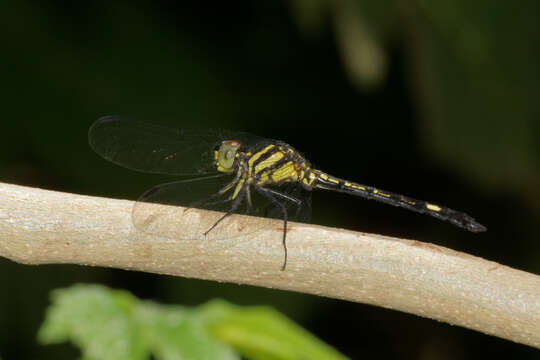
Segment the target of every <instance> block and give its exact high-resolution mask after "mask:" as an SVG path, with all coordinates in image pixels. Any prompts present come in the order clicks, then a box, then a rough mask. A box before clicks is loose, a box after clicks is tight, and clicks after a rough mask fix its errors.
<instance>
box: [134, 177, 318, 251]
mask: <svg viewBox="0 0 540 360" xmlns="http://www.w3.org/2000/svg"><path fill="white" fill-rule="evenodd" d="M233 179H234V178H233V177H231V176H209V177H206V178H199V179H191V180H180V181H175V182H170V183H166V184H161V185H157V186H155V187H153V188H151V189H149V190H148V191H146V192H145V193H144V194H143V195H141V197H140V198H139V200H138V201H137V202H136V203H135V205H134V207H133V213H132V217H133V224H134V225H135V228H136V229H137V230H139V231H143V232H145V233H150V234H155V235H158V236H161V237H165V238H173V239H180V240H183V239H186V240H191V239H197V240H200V241H201V242H203V241H212V242H214V244H213V245H214V246H216V243H219V245H217V246H219V247H220V248H227V247H230V246H233V245H237V244H238V237H239V236H241V235H247V234H251V233H253V232H259V231H262V230H266V229H269V228H273V229H275V230H276V233H277V234H278V235H277V238H278V239H279V238H280V237H281V233H280V231H282V229H283V223H282V222H278V223H276V222H275V221H273V220H270V219H268V218H274V219H280V220H282V219H283V216H284V214H283V209H286V211H287V217H288V221H304V222H305V221H309V218H310V216H311V192H309V191H305V190H303V189H302V187H301V186H299V185H298V184H295V185H296V186H287V187H280V188H276V189H272V197H273V199H275V200H276V201H272V200H270V199H269V198H268V197H267V196H266V195H262V194H261V193H260V192H259V191H257V189H256V188H254V187H253V186H252V187H251V189H250V191H249V195H248V194H247V192H245V193H244V194H243V195H241V196H243V198H242V202H241V203H240V205H239V207H238V208H237V209H236V210H235V211H234V212H233V214H232V215H230V216H227V217H225V218H223V216H224V214H225V213H227V212H228V211H230V210H231V207H232V206H233V201H232V200H230V195H231V193H232V191H234V188H232V189H231V191H229V192H226V193H225V194H223V195H218V192H219V190H220V189H222V188H224V187H225V186H227V185H228V184H230V183H231V181H233ZM248 198H249V199H251V206H250V205H249V202H248ZM179 206H182V207H179ZM199 209H205V210H210V212H201V211H199ZM247 215H255V216H259V217H258V218H250V219H249V222H250V226H249V227H248V226H246V224H247V223H246V222H247V220H248V218H247V217H246V216H247ZM222 218H223V219H222ZM220 219H222V220H221V221H220ZM253 221H255V222H256V224H254V225H253V224H252V222H253ZM216 224H217V225H216Z"/></svg>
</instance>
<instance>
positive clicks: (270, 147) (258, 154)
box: [248, 144, 275, 172]
mask: <svg viewBox="0 0 540 360" xmlns="http://www.w3.org/2000/svg"><path fill="white" fill-rule="evenodd" d="M274 146H275V145H274V144H270V145H267V146H266V147H265V148H263V149H262V150H260V151H258V152H256V153H255V154H253V155H252V156H251V157H250V158H249V160H248V166H249V170H250V172H251V169H252V167H253V163H254V162H255V161H257V160H258V159H259V158H260V157H261V156H262V155H264V154H265V153H266V152H267V151H269V150H270V149H273V148H274Z"/></svg>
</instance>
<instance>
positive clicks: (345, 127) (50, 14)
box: [0, 0, 540, 359]
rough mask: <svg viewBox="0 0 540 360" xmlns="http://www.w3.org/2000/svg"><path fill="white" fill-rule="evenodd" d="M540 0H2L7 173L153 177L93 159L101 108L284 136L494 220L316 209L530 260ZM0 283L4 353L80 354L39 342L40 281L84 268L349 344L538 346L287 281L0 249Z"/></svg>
mask: <svg viewBox="0 0 540 360" xmlns="http://www.w3.org/2000/svg"><path fill="white" fill-rule="evenodd" d="M539 6H540V3H538V2H535V1H533V0H523V1H520V2H515V3H511V2H489V1H487V0H480V1H475V2H467V1H464V0H458V1H453V2H429V1H425V0H416V1H408V2H403V1H395V0H394V1H391V0H385V1H378V2H374V1H365V0H358V1H352V0H340V1H329V0H294V1H289V2H277V1H276V2H254V1H238V2H220V1H214V2H204V3H195V2H192V3H181V2H176V1H171V0H168V1H155V2H150V1H144V0H132V1H129V2H127V1H115V2H107V1H100V0H93V1H84V2H70V1H65V0H49V1H34V0H22V1H20V0H18V1H15V0H5V1H3V2H0V18H1V21H0V29H1V30H2V31H0V39H1V40H2V44H3V47H2V56H1V57H0V66H1V68H2V69H3V70H4V71H3V72H2V87H0V92H1V99H2V100H1V101H2V125H3V128H2V134H4V137H3V139H2V141H0V177H1V181H6V182H13V183H17V184H26V185H32V186H38V187H42V188H49V189H58V190H61V191H71V192H76V193H81V194H88V195H99V196H113V197H119V198H128V199H135V198H137V196H138V195H139V194H141V193H142V192H143V191H144V190H145V189H147V188H149V187H150V186H152V185H155V184H157V183H160V182H162V179H161V178H158V177H155V176H150V175H143V174H135V173H133V172H130V171H128V170H124V169H121V168H119V167H116V166H114V165H112V164H109V163H107V162H106V161H103V160H102V159H100V158H98V156H96V155H95V154H94V153H93V152H92V151H91V149H90V148H89V147H88V144H87V131H88V127H89V126H90V124H92V123H93V122H94V121H95V120H96V119H97V118H98V117H100V116H103V115H112V114H118V115H127V116H131V117H135V118H137V119H140V120H148V121H155V122H167V121H168V122H170V123H172V124H173V125H174V126H180V127H214V128H215V127H222V128H227V129H233V130H243V131H248V132H252V133H254V134H258V135H261V136H265V137H269V138H277V139H281V140H284V141H287V142H289V143H291V144H292V145H293V146H295V148H297V149H298V150H300V151H305V152H306V153H305V155H306V157H307V158H308V159H311V160H312V161H313V162H314V164H315V165H316V166H318V167H319V168H321V169H322V170H325V171H328V172H329V173H331V174H332V175H335V176H339V177H342V178H348V179H351V180H355V181H358V182H361V183H366V184H369V185H375V186H378V187H380V188H382V189H387V190H390V191H394V192H398V193H403V194H405V195H410V196H413V197H416V198H419V199H425V200H430V201H436V202H437V203H440V204H443V205H447V206H450V207H453V208H455V209H456V210H463V211H465V212H467V213H469V214H471V215H473V216H474V217H475V218H477V219H478V220H479V221H480V222H481V223H483V224H485V225H487V227H488V232H487V233H486V234H483V235H480V236H474V235H471V234H467V233H464V232H462V231H460V230H459V229H453V228H452V227H451V226H450V225H446V224H441V223H438V222H437V221H436V220H433V219H426V218H423V217H421V216H417V215H416V214H409V213H408V212H406V211H402V210H398V209H394V208H389V207H387V206H384V205H380V204H375V203H373V202H368V201H360V200H358V199H350V198H348V197H345V196H340V195H339V194H328V193H324V192H320V193H316V194H314V202H313V210H314V219H313V222H314V223H319V224H323V225H332V226H339V227H344V228H348V229H352V230H359V231H366V232H374V233H381V234H384V235H390V236H402V237H407V238H414V239H418V240H421V241H433V242H437V244H440V245H442V246H449V247H452V248H454V249H456V250H460V251H464V252H467V253H470V254H473V255H477V256H482V257H484V258H487V259H490V260H493V261H498V262H501V263H503V264H505V265H509V266H513V267H516V268H519V269H523V270H525V271H531V272H538V271H540V260H539V256H540V255H539V254H540V242H538V239H539V238H540V231H539V228H540V188H539V187H538V183H539V175H538V173H539V172H538V165H539V159H540V121H539V119H538V117H539V116H540V105H539V103H538V101H536V97H537V96H538V94H539V89H538V87H539V86H540V85H539V83H538V81H537V79H538V78H539V76H538V75H539V74H538V71H539V70H538V66H537V63H538V61H539V58H540V53H539V52H540V45H539V44H540V42H539V41H538V40H539V39H538V38H539V36H540V28H539V27H538V26H537V21H536V17H537V14H538V13H539V11H538V10H539V9H538V7H539ZM0 281H1V282H2V284H3V288H2V290H3V291H2V293H3V294H8V295H4V296H2V297H0V324H2V326H1V327H0V355H1V356H2V357H3V358H4V359H11V358H40V359H60V358H73V357H75V356H77V354H76V353H73V349H71V348H70V347H66V346H61V345H59V346H54V347H42V346H38V345H37V344H35V341H34V338H35V333H36V331H37V329H38V327H39V324H40V323H41V321H42V314H43V309H44V308H45V307H46V306H47V303H46V299H47V294H48V293H49V291H50V290H51V289H54V288H60V287H67V286H70V285H71V284H73V283H78V282H81V281H86V282H99V283H103V284H108V285H110V286H113V287H122V288H126V289H129V291H130V292H132V293H134V294H136V295H137V296H140V297H145V298H155V299H157V300H159V301H160V302H173V303H182V304H194V305H195V304H201V303H205V302H207V301H208V300H209V299H212V298H224V299H227V300H228V301H231V302H234V303H238V304H244V305H251V304H268V305H271V306H273V307H275V308H276V309H279V310H280V311H281V312H282V313H285V314H287V316H288V317H290V318H292V319H294V321H296V322H298V323H301V324H302V326H304V327H306V328H309V329H310V331H312V332H313V333H314V334H316V335H317V337H319V338H322V339H324V340H325V341H326V342H328V343H330V344H332V346H335V347H336V348H338V349H339V350H340V351H341V352H343V353H345V354H347V355H348V356H350V357H353V358H358V357H360V356H377V357H378V358H404V357H409V358H437V359H444V358H452V359H463V358H475V357H490V358H501V357H504V358H508V357H512V358H521V359H525V358H530V359H533V358H537V356H538V355H537V352H534V350H532V349H530V348H526V347H524V346H521V345H517V344H513V343H510V342H507V341H504V340H501V339H496V338H492V337H488V336H485V335H482V334H478V333H474V332H472V331H468V330H464V329H460V328H457V327H450V326H448V325H446V324H439V323H437V322H434V321H431V320H426V319H420V318H418V317H413V316H410V315H407V314H403V313H397V312H392V311H388V310H384V309H380V308H374V307H370V306H363V305H361V304H352V303H347V302H343V301H339V300H332V299H323V298H318V297H315V296H309V295H305V294H295V293H290V292H285V291H277V290H269V289H261V288H255V287H249V286H236V285H232V284H216V283H213V282H204V281H196V280H190V279H180V278H172V277H166V276H157V275H154V274H143V273H132V272H125V271H119V270H114V269H95V268H88V267H75V266H68V265H51V266H40V267H29V266H23V265H19V264H13V263H10V262H9V261H6V260H4V259H0ZM124 320H125V319H124ZM124 320H122V321H124ZM411 329H414V331H411ZM178 331H180V330H178ZM195 335H197V334H194V335H193V336H195ZM133 336H138V335H137V334H134V335H133ZM359 339H361V340H359Z"/></svg>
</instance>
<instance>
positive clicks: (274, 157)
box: [253, 151, 285, 174]
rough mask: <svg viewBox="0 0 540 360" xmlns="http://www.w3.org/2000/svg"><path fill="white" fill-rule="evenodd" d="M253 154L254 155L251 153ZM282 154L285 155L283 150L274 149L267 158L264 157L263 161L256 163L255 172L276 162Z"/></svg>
mask: <svg viewBox="0 0 540 360" xmlns="http://www.w3.org/2000/svg"><path fill="white" fill-rule="evenodd" d="M253 156H255V155H253ZM283 156H285V155H284V154H283V152H281V151H276V152H275V153H273V154H272V155H270V156H269V157H268V158H267V159H264V160H263V161H261V162H260V163H258V164H257V165H255V174H257V173H259V172H260V171H262V170H264V169H266V168H268V167H270V166H272V165H274V164H275V163H276V162H278V161H279V160H281V159H282V158H283Z"/></svg>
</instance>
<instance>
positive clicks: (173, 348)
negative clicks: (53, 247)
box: [38, 285, 238, 360]
mask: <svg viewBox="0 0 540 360" xmlns="http://www.w3.org/2000/svg"><path fill="white" fill-rule="evenodd" d="M52 300H53V304H52V305H51V307H50V308H49V309H48V311H47V315H46V318H45V321H44V323H43V325H42V327H41V329H40V330H39V334H38V339H39V341H40V342H42V343H44V344H51V343H59V342H64V341H71V342H73V343H74V344H75V345H77V346H78V347H79V348H80V349H81V351H82V354H83V358H84V359H89V360H93V359H100V360H103V359H148V358H149V356H150V354H152V355H153V356H154V357H155V358H156V359H165V360H169V359H237V358H238V357H237V356H235V355H234V353H233V352H232V351H231V350H230V349H228V348H227V347H226V346H225V345H223V344H221V343H218V342H216V341H214V340H213V339H212V338H210V337H209V335H208V334H207V333H206V331H205V330H204V328H203V327H202V326H201V325H200V324H199V323H198V322H197V321H196V320H193V319H194V317H193V316H191V315H190V314H189V311H188V310H185V309H183V308H180V307H168V308H167V307H164V306H160V305H157V304H154V303H150V302H140V301H139V300H137V299H136V298H135V297H133V296H132V295H130V294H129V293H127V292H125V291H117V290H110V289H107V288H105V287H102V286H96V285H76V286H73V287H71V288H68V289H61V290H55V291H54V292H53V294H52Z"/></svg>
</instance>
